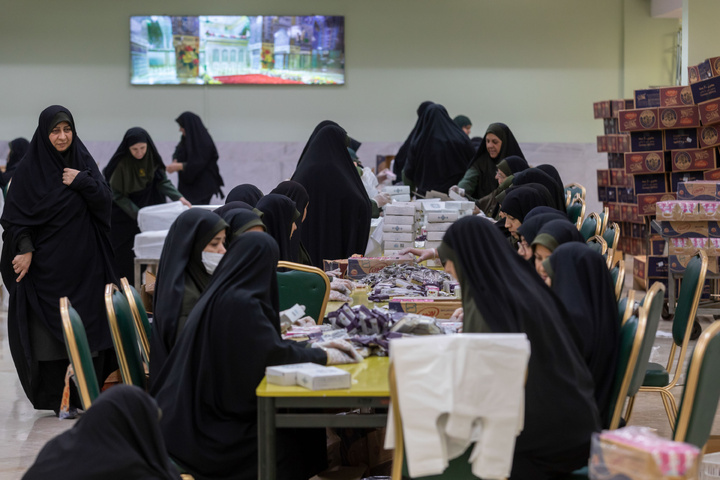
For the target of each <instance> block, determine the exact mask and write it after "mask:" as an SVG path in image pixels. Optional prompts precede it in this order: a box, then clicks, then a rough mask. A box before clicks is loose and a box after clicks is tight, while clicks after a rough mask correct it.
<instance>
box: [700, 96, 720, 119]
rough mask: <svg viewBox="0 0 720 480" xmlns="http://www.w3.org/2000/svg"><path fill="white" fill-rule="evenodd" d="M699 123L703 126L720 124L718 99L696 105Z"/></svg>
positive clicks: (719, 101)
mask: <svg viewBox="0 0 720 480" xmlns="http://www.w3.org/2000/svg"><path fill="white" fill-rule="evenodd" d="M698 113H699V114H700V121H701V122H702V124H703V125H714V124H716V123H720V98H715V99H713V100H708V101H707V102H702V103H700V104H699V105H698Z"/></svg>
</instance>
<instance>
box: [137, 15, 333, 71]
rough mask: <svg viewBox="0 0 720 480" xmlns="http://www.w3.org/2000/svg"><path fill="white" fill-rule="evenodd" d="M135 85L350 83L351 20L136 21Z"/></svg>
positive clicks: (228, 18) (165, 18)
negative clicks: (347, 60) (347, 34)
mask: <svg viewBox="0 0 720 480" xmlns="http://www.w3.org/2000/svg"><path fill="white" fill-rule="evenodd" d="M130 72H131V73H130V82H131V83H132V84H133V85H167V84H191V85H207V84H299V85H328V84H329V85H338V84H344V83H345V17H342V16H323V15H309V16H295V17H290V16H265V15H263V16H197V17H179V16H167V15H151V16H144V17H140V16H133V17H130Z"/></svg>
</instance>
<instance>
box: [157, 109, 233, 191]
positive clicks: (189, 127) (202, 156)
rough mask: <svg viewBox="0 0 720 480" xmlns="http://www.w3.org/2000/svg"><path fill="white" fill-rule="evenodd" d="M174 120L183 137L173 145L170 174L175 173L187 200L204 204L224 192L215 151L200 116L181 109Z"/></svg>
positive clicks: (169, 166)
mask: <svg viewBox="0 0 720 480" xmlns="http://www.w3.org/2000/svg"><path fill="white" fill-rule="evenodd" d="M175 121H176V122H177V123H178V125H180V131H181V132H182V138H181V139H180V143H178V144H177V147H175V153H173V161H172V163H171V164H170V165H168V166H167V171H168V172H169V173H174V172H179V173H178V190H179V191H180V193H182V194H183V195H184V196H185V198H186V199H187V200H188V202H190V203H192V204H194V205H207V204H209V203H210V199H212V197H213V195H216V194H217V195H219V196H220V198H223V197H224V195H223V193H222V190H221V189H220V187H222V186H223V185H225V184H224V183H223V179H222V177H221V176H220V170H219V169H218V165H217V161H218V152H217V149H216V148H215V142H213V139H212V137H211V136H210V132H208V131H207V128H205V125H203V122H202V120H201V119H200V117H198V116H197V115H195V114H194V113H192V112H183V113H182V114H181V115H180V116H179V117H178V118H176V119H175Z"/></svg>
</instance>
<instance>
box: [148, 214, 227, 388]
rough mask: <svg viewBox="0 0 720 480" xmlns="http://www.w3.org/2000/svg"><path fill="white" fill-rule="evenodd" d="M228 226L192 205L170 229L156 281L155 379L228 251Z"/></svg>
mask: <svg viewBox="0 0 720 480" xmlns="http://www.w3.org/2000/svg"><path fill="white" fill-rule="evenodd" d="M227 227H228V224H227V223H226V222H225V221H224V220H223V219H222V218H220V216H218V215H217V214H215V213H213V212H210V211H207V210H202V209H196V208H192V209H190V210H188V211H186V212H183V213H182V214H181V215H180V216H179V217H178V218H177V219H176V220H175V221H174V222H173V224H172V226H171V227H170V230H169V231H168V235H167V237H166V238H165V244H164V245H163V250H162V255H161V256H160V264H159V266H158V276H157V281H156V283H155V300H154V309H153V312H154V318H153V334H152V337H151V339H150V380H151V381H152V378H153V376H154V375H156V374H157V372H159V371H160V368H161V367H162V365H163V364H164V363H165V360H166V359H167V356H168V355H169V354H170V351H171V350H172V348H173V346H174V345H175V341H176V340H177V338H178V336H179V335H180V332H181V331H182V329H183V327H184V326H185V322H186V321H187V318H188V315H189V314H190V311H191V310H192V309H193V307H194V306H195V303H197V300H198V298H200V295H202V292H203V291H204V290H205V287H206V286H207V284H208V282H209V281H210V276H211V275H212V273H213V272H214V271H215V267H217V265H218V263H220V260H221V259H222V255H223V254H224V253H225V236H226V234H227Z"/></svg>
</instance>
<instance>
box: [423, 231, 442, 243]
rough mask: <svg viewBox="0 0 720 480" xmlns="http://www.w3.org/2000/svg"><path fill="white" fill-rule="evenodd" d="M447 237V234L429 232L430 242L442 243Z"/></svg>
mask: <svg viewBox="0 0 720 480" xmlns="http://www.w3.org/2000/svg"><path fill="white" fill-rule="evenodd" d="M444 236H445V232H427V241H428V242H440V241H442V239H443V237H444Z"/></svg>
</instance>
